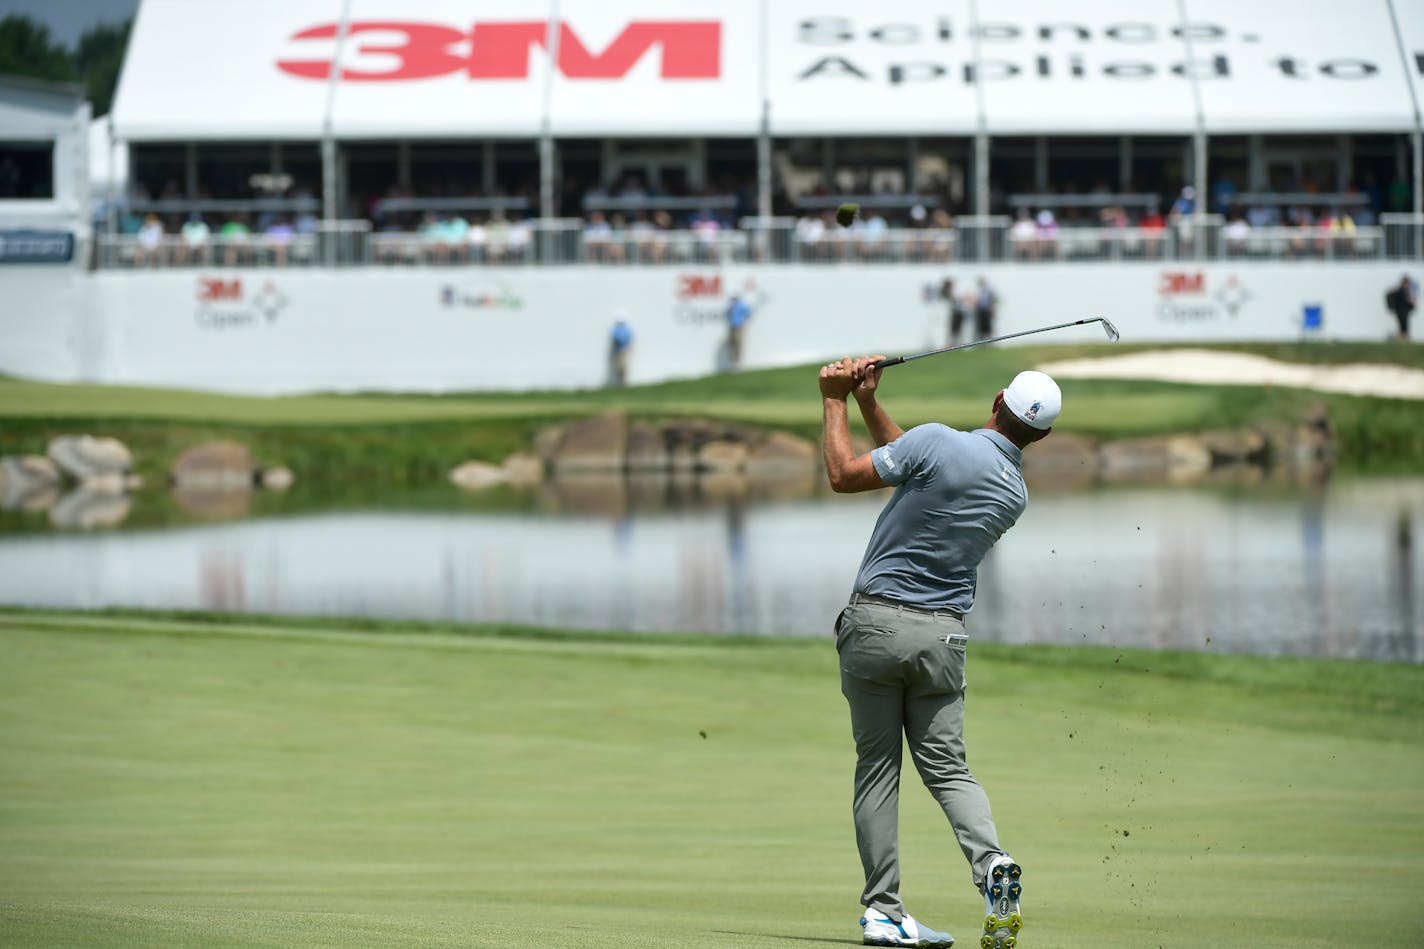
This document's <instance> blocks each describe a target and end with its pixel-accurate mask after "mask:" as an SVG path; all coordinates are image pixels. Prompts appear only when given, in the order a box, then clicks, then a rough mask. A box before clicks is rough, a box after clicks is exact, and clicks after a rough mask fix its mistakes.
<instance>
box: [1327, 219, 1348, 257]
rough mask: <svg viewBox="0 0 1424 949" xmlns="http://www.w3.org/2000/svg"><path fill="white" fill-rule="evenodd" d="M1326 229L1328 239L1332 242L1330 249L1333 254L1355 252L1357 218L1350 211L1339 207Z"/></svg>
mask: <svg viewBox="0 0 1424 949" xmlns="http://www.w3.org/2000/svg"><path fill="white" fill-rule="evenodd" d="M1326 230H1327V233H1326V240H1328V241H1329V242H1330V245H1329V247H1328V250H1329V252H1330V253H1331V254H1333V255H1335V256H1339V255H1341V254H1344V255H1350V254H1353V253H1354V252H1355V219H1354V218H1352V217H1351V216H1350V212H1349V211H1346V210H1345V209H1344V208H1339V209H1337V210H1336V211H1335V214H1334V216H1333V217H1331V219H1330V226H1329V227H1328V228H1327V229H1326Z"/></svg>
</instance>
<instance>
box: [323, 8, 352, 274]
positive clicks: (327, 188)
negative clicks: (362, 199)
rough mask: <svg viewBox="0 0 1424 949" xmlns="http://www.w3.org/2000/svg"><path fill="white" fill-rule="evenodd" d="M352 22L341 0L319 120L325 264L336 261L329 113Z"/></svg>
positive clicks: (333, 142) (333, 151) (332, 141)
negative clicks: (347, 34) (324, 103)
mask: <svg viewBox="0 0 1424 949" xmlns="http://www.w3.org/2000/svg"><path fill="white" fill-rule="evenodd" d="M350 25H351V0H341V23H340V25H339V26H338V27H337V29H336V52H335V54H334V55H333V56H332V58H331V72H330V73H329V74H328V75H327V77H326V110H325V112H324V113H323V115H322V120H321V216H322V218H323V220H324V221H325V222H326V223H327V225H328V230H327V232H326V235H325V244H326V253H325V255H324V256H325V259H326V265H327V266H328V267H334V266H335V265H336V241H335V238H334V237H333V234H334V231H333V230H331V229H329V225H330V223H331V222H332V221H335V220H336V216H337V213H336V130H335V125H334V124H333V118H332V113H333V112H334V111H335V109H336V90H337V87H338V86H339V85H340V84H341V70H342V67H343V64H344V62H345V52H346V32H347V30H348V28H349V27H350Z"/></svg>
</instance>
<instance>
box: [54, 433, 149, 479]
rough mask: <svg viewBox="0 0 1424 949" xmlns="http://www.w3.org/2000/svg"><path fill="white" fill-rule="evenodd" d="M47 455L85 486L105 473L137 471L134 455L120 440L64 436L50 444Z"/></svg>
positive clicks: (90, 436)
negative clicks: (135, 469) (87, 482)
mask: <svg viewBox="0 0 1424 949" xmlns="http://www.w3.org/2000/svg"><path fill="white" fill-rule="evenodd" d="M47 454H48V455H49V457H50V458H51V459H53V460H54V462H55V464H57V465H59V467H60V468H62V469H64V471H65V472H66V473H67V474H69V475H70V476H71V477H73V478H74V479H75V480H76V481H79V482H81V483H82V482H85V481H88V480H89V479H90V478H94V477H97V476H99V475H103V474H124V473H126V472H128V471H130V470H132V468H133V452H131V451H129V449H128V446H127V445H125V444H124V443H123V442H121V441H119V440H118V439H117V438H95V437H93V436H92V435H60V436H59V437H58V438H55V439H53V440H52V441H50V443H49V448H48V449H47Z"/></svg>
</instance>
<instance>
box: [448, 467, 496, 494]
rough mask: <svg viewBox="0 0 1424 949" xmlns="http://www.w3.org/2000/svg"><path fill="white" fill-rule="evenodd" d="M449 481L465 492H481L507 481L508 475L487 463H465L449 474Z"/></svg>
mask: <svg viewBox="0 0 1424 949" xmlns="http://www.w3.org/2000/svg"><path fill="white" fill-rule="evenodd" d="M450 480H451V481H453V482H454V483H455V484H456V485H458V486H459V487H462V488H464V489H465V490H466V491H481V490H484V489H485V488H488V487H492V486H493V485H496V484H504V483H505V482H506V481H508V480H509V473H508V472H507V471H505V469H504V468H502V467H500V466H499V465H492V464H490V463H489V462H487V461H467V462H465V463H464V464H462V465H459V466H458V467H456V468H455V470H454V471H451V472H450Z"/></svg>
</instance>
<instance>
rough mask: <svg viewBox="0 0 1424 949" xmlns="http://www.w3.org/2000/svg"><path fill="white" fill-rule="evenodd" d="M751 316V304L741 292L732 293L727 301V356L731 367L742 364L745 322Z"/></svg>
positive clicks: (737, 367)
mask: <svg viewBox="0 0 1424 949" xmlns="http://www.w3.org/2000/svg"><path fill="white" fill-rule="evenodd" d="M751 318H752V305H751V304H750V303H748V302H747V299H746V296H745V295H744V294H743V293H734V294H732V298H731V299H730V300H728V301H727V356H728V358H729V359H730V361H731V366H732V368H733V369H740V368H741V366H742V344H743V341H744V338H745V336H746V329H747V323H748V322H750V321H751Z"/></svg>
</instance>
